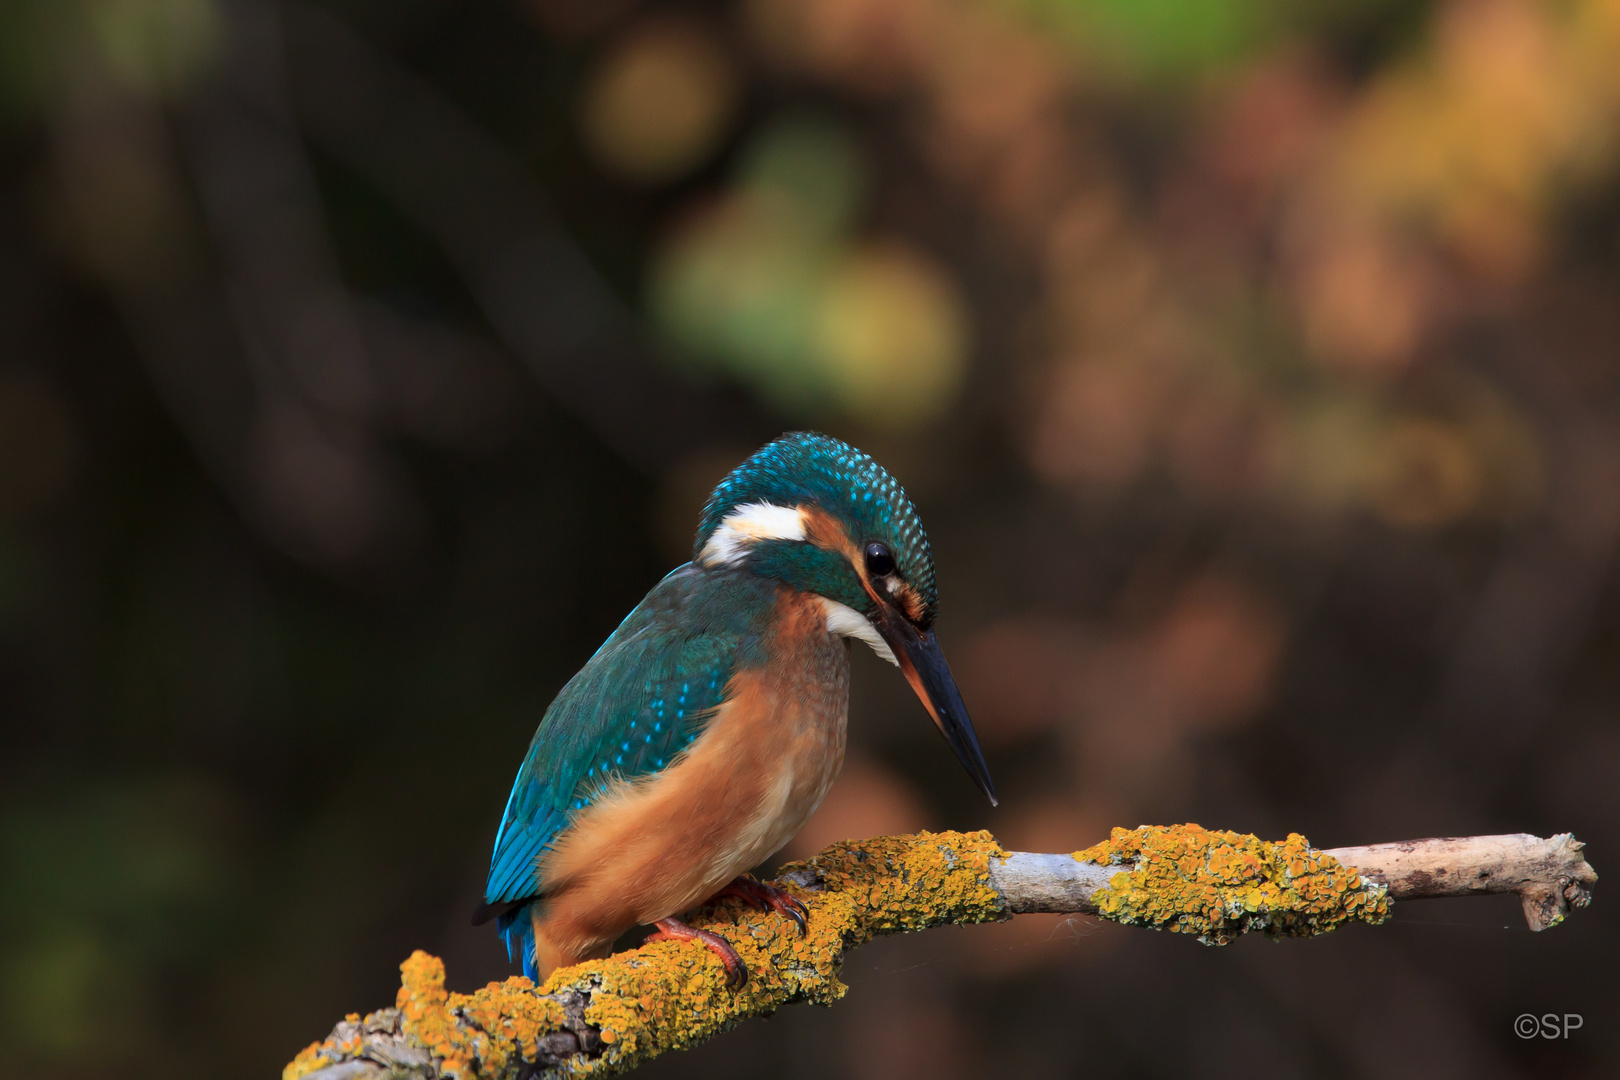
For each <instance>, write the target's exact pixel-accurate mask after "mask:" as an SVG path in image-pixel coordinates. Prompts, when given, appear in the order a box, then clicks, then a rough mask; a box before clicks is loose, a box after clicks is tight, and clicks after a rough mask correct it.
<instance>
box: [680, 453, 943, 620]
mask: <svg viewBox="0 0 1620 1080" xmlns="http://www.w3.org/2000/svg"><path fill="white" fill-rule="evenodd" d="M760 502H763V503H771V504H773V505H776V506H795V505H798V504H801V503H814V504H816V505H818V506H820V507H821V508H822V509H823V510H825V511H827V512H828V513H829V514H832V515H833V516H834V517H836V518H838V519H839V520H840V521H841V522H843V524H844V528H845V529H846V530H847V531H848V532H849V534H850V537H851V538H852V539H853V540H854V541H855V542H856V543H858V544H863V545H864V544H866V543H869V542H871V541H874V540H880V541H882V542H884V543H886V544H888V545H889V547H890V549H891V551H892V552H893V554H894V559H895V564H896V565H897V566H898V567H899V568H900V573H901V574H902V575H903V576H904V577H905V579H906V580H907V581H909V582H910V583H911V585H912V586H913V587H914V588H915V589H916V590H917V592H918V593H919V594H920V595H921V596H922V598H923V601H924V602H925V603H926V604H927V606H928V612H929V614H930V616H931V615H932V614H933V613H934V611H935V610H936V608H937V607H938V603H939V596H938V592H937V590H936V587H935V583H934V555H933V552H932V550H931V549H930V548H929V546H928V534H927V533H926V532H924V531H923V527H922V521H921V520H919V519H918V517H917V508H916V507H914V506H912V505H911V500H910V499H909V498H907V497H906V491H905V488H903V487H901V486H900V482H899V481H898V480H896V479H895V478H894V477H893V476H890V475H889V472H888V470H887V469H885V468H884V467H883V466H881V465H879V464H878V463H877V462H876V461H873V460H872V458H871V456H870V455H868V454H865V453H863V452H862V451H860V450H857V449H855V447H853V446H851V445H849V444H848V443H846V442H843V441H841V440H839V439H834V438H832V437H830V436H827V435H820V434H817V433H816V432H813V431H796V432H793V433H792V434H789V435H784V436H782V437H781V438H780V439H777V440H776V441H775V442H772V443H770V444H769V445H767V446H765V447H764V448H762V449H761V450H760V451H759V452H758V453H756V454H754V456H753V457H750V458H749V459H748V460H747V461H745V462H743V463H742V464H741V465H739V466H737V467H736V468H735V469H733V470H732V471H731V473H730V474H729V475H728V476H727V477H726V478H725V479H724V480H722V481H721V482H720V485H719V486H718V487H716V488H715V489H714V494H713V495H711V496H709V501H708V504H707V505H706V506H704V508H703V518H702V520H701V521H700V523H699V525H698V534H697V543H696V545H695V546H694V548H693V551H694V553H700V552H702V550H703V547H704V545H705V544H707V543H708V542H709V538H710V537H711V536H713V535H714V531H715V530H716V529H718V528H719V527H720V523H721V522H722V521H724V520H725V517H726V515H727V514H729V513H731V511H732V510H734V509H736V508H737V507H739V506H743V505H746V504H748V503H760ZM694 557H696V556H695V554H694Z"/></svg>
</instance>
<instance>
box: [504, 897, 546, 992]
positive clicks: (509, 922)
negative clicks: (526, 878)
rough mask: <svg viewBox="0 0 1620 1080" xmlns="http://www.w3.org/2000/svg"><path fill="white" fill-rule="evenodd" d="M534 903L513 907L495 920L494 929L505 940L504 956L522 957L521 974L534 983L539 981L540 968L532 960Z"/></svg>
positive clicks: (514, 958)
mask: <svg viewBox="0 0 1620 1080" xmlns="http://www.w3.org/2000/svg"><path fill="white" fill-rule="evenodd" d="M533 908H534V904H533V903H532V902H530V903H527V904H524V905H522V906H521V907H515V908H513V909H512V910H510V911H508V912H505V913H504V914H502V915H501V916H500V917H499V918H498V919H496V920H495V931H496V933H498V934H500V935H501V940H502V941H505V942H506V958H507V959H508V960H517V959H520V958H521V959H522V961H523V974H525V975H527V976H528V977H529V980H530V981H531V982H534V983H539V982H540V968H539V967H538V966H537V965H536V964H535V962H534V919H533V917H532V916H533V915H534V911H533Z"/></svg>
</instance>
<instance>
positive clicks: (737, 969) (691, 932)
mask: <svg viewBox="0 0 1620 1080" xmlns="http://www.w3.org/2000/svg"><path fill="white" fill-rule="evenodd" d="M653 925H654V926H656V927H658V932H657V933H656V934H649V935H648V936H647V941H701V942H702V943H703V944H704V945H705V946H707V947H708V949H709V951H710V952H712V953H714V955H716V956H718V957H719V958H720V963H722V964H724V965H725V968H726V985H727V986H730V987H731V988H732V989H733V990H738V989H741V988H742V987H743V986H744V985H745V984H746V983H747V982H748V965H747V964H744V963H743V960H742V957H740V956H738V955H737V950H736V949H733V948H732V947H731V942H729V941H727V940H726V939H725V938H723V937H721V936H720V935H719V934H716V933H714V932H713V931H710V930H699V929H698V928H697V927H695V926H687V925H686V924H685V923H683V922H681V920H679V919H677V918H674V917H671V918H668V919H659V920H658V921H657V922H656V923H654V924H653ZM642 944H646V942H643V943H642Z"/></svg>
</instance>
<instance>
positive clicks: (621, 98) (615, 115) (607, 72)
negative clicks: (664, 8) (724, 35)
mask: <svg viewBox="0 0 1620 1080" xmlns="http://www.w3.org/2000/svg"><path fill="white" fill-rule="evenodd" d="M737 96H738V87H737V77H736V73H735V72H734V71H733V69H732V63H731V60H730V58H729V57H728V56H727V55H726V52H725V50H724V48H722V47H721V45H720V43H719V42H718V41H716V40H715V39H714V36H713V35H712V34H710V33H709V32H708V31H707V30H704V29H703V28H701V27H700V26H698V25H696V24H693V23H688V22H684V21H682V22H677V21H659V22H656V23H653V24H651V25H648V26H644V27H642V28H640V29H639V30H637V31H636V32H634V33H633V34H632V35H631V36H630V37H628V38H626V39H625V40H624V41H622V42H620V43H619V44H618V45H617V46H616V47H614V48H613V49H612V50H611V51H609V52H608V54H607V55H606V56H605V57H604V58H603V60H602V62H601V65H600V67H598V69H597V71H596V74H595V76H594V78H593V79H592V80H591V82H590V85H589V86H588V87H587V89H586V92H585V107H584V113H583V117H582V122H583V126H584V134H585V140H586V143H587V145H589V147H590V149H591V152H592V153H593V154H594V155H595V157H596V159H597V160H598V161H599V162H600V163H601V164H602V166H603V167H604V168H606V169H608V170H609V171H610V172H612V173H614V174H615V175H617V176H619V177H621V178H623V179H626V180H630V181H632V182H635V183H642V184H658V183H664V182H666V181H669V180H674V179H677V178H679V177H681V176H683V175H685V174H686V173H687V172H689V171H690V170H691V169H693V168H695V167H696V166H698V165H700V164H702V163H703V162H704V161H705V160H706V159H707V158H708V157H709V156H710V155H711V154H712V153H713V152H714V151H715V149H716V148H717V147H718V145H719V142H720V140H721V138H722V137H724V135H725V133H726V128H727V127H728V126H729V124H730V122H731V118H732V116H733V115H734V114H735V112H736V108H737Z"/></svg>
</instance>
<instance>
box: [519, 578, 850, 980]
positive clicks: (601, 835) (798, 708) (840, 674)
mask: <svg viewBox="0 0 1620 1080" xmlns="http://www.w3.org/2000/svg"><path fill="white" fill-rule="evenodd" d="M825 619H826V616H825V614H824V613H823V610H822V608H821V605H820V603H819V601H817V600H816V599H815V598H814V597H811V596H807V595H804V594H802V593H796V592H793V591H791V590H788V589H786V588H784V589H783V590H782V591H781V594H780V596H779V598H778V603H777V618H776V620H775V633H774V637H773V640H772V641H771V642H770V647H769V650H768V651H769V655H770V656H771V657H772V661H771V663H770V665H769V666H767V667H765V668H760V669H753V670H748V671H742V672H738V673H737V674H736V675H734V676H733V677H732V679H731V681H730V683H729V684H728V687H727V698H726V701H725V704H723V705H721V706H720V708H719V709H718V710H716V712H715V715H714V716H713V718H712V719H711V720H710V721H709V724H708V727H707V728H706V729H705V731H704V733H703V734H702V735H701V736H700V737H699V738H698V740H697V741H696V742H694V743H693V744H692V745H691V746H690V747H688V748H687V749H686V751H685V752H683V754H682V755H681V756H680V757H679V758H677V759H676V760H675V761H673V762H671V763H670V765H669V767H668V768H666V769H664V770H663V771H661V772H659V773H657V774H655V775H653V776H649V777H644V778H640V779H637V780H633V781H619V782H617V783H615V784H614V785H613V786H611V787H610V788H609V789H608V790H607V791H605V792H604V793H603V795H602V796H601V797H600V798H598V799H596V800H595V801H593V802H592V804H591V805H590V806H589V807H587V808H586V809H585V810H583V811H581V812H580V814H579V815H578V816H577V817H576V818H575V819H574V821H573V822H572V823H571V824H570V826H569V828H568V830H567V831H566V832H564V833H563V834H562V836H561V837H560V839H559V841H558V842H557V843H556V844H555V845H554V846H553V847H552V849H551V850H550V851H549V852H548V853H547V854H546V855H545V856H543V857H542V859H541V862H540V879H541V880H542V881H544V882H545V887H546V893H545V899H544V900H543V901H541V902H540V903H538V904H536V905H535V912H534V930H535V942H536V954H537V955H536V960H537V963H538V965H539V968H540V972H541V976H542V977H544V976H545V975H547V974H549V973H550V972H551V971H552V970H553V969H555V968H557V967H560V966H564V965H567V964H572V963H577V962H578V961H579V960H582V959H586V958H589V957H592V956H602V955H606V952H607V950H608V949H609V948H610V947H611V945H612V943H613V940H614V939H615V938H617V937H618V936H619V935H620V934H622V933H624V932H625V931H626V930H629V929H630V928H631V927H632V926H636V925H638V924H641V925H647V924H651V923H653V922H656V921H657V920H659V919H663V918H667V917H669V916H671V915H677V914H679V913H680V912H683V911H687V910H689V909H691V908H693V907H696V906H697V905H699V904H701V903H702V902H703V901H704V900H707V899H708V898H709V897H711V896H713V895H714V894H715V893H716V892H718V891H719V890H720V889H721V887H723V886H724V885H726V884H727V883H728V882H730V881H731V879H732V878H734V877H736V876H737V875H738V874H740V873H742V872H744V871H746V870H748V869H749V868H750V867H753V866H756V865H758V864H759V863H760V862H761V861H762V860H764V859H765V858H766V857H767V856H769V855H770V854H771V853H772V852H774V851H776V850H777V849H779V848H780V847H781V846H782V845H783V844H785V843H786V842H787V841H788V840H789V839H790V838H791V837H792V836H793V834H794V833H796V832H798V831H799V829H800V827H801V826H803V825H804V823H805V822H806V821H807V820H809V818H810V815H811V814H813V813H815V811H816V807H818V806H819V805H820V804H821V800H822V798H823V796H825V795H826V794H827V789H828V788H830V787H831V786H832V782H833V779H834V778H835V777H836V776H837V775H838V770H839V768H840V767H842V765H843V761H844V732H845V721H846V718H847V716H848V713H849V660H848V653H847V650H846V647H845V645H844V643H843V641H842V639H839V638H835V637H833V636H832V635H831V634H829V633H828V631H827V627H826V621H825Z"/></svg>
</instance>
